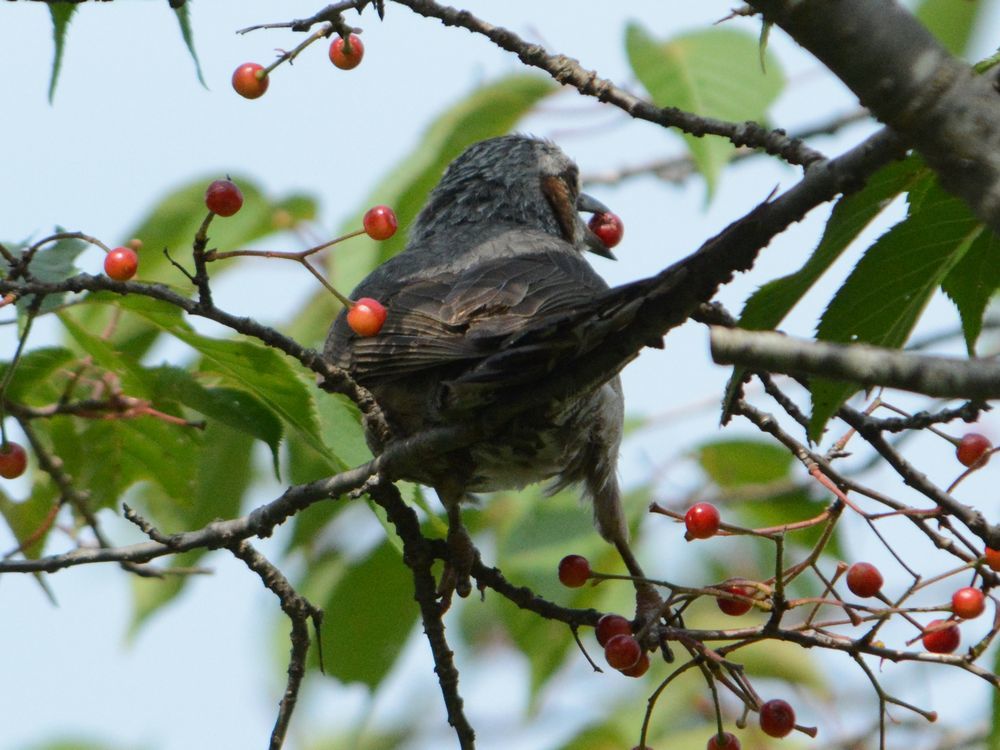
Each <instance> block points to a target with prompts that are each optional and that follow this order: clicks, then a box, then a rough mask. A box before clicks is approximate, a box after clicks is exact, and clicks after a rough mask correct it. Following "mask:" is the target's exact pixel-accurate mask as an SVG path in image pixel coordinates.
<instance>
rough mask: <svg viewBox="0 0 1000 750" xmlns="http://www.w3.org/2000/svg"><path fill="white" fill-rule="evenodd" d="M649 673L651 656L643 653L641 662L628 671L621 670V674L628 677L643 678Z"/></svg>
mask: <svg viewBox="0 0 1000 750" xmlns="http://www.w3.org/2000/svg"><path fill="white" fill-rule="evenodd" d="M648 671H649V654H647V653H646V652H645V651H643V652H642V653H641V654H640V655H639V661H637V662H636V663H635V664H633V665H632V666H631V667H629V668H628V669H623V670H621V673H622V674H623V675H625V676H626V677H642V676H643V675H644V674H646V672H648Z"/></svg>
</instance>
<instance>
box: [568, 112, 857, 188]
mask: <svg viewBox="0 0 1000 750" xmlns="http://www.w3.org/2000/svg"><path fill="white" fill-rule="evenodd" d="M870 117H871V115H870V114H869V113H868V110H864V109H862V110H859V111H857V112H852V113H850V114H847V115H841V116H839V117H835V118H833V119H832V120H830V121H829V122H827V123H823V124H822V125H817V126H815V127H812V128H809V129H808V130H802V131H799V132H798V133H795V134H794V135H792V136H791V137H792V138H794V139H796V140H803V139H805V138H811V137H813V136H816V135H823V134H829V133H836V132H837V131H838V130H840V129H841V128H842V127H844V126H845V125H850V124H852V123H855V122H860V121H863V120H866V119H868V118H870ZM758 154H759V152H758V151H757V150H755V149H753V148H751V147H749V146H743V147H741V148H739V149H738V150H737V151H736V153H735V154H734V155H733V158H732V160H731V161H732V162H733V163H735V162H740V161H744V160H745V159H749V158H750V157H752V156H756V155H758ZM697 171H698V167H697V165H696V164H695V161H694V159H692V158H691V157H690V156H677V157H674V158H672V159H657V160H656V161H651V162H648V163H645V164H635V165H632V166H625V167H621V168H619V169H614V170H610V171H606V172H594V173H592V174H585V175H583V176H581V178H580V180H581V182H582V183H583V184H584V185H585V186H593V185H618V184H620V183H622V182H624V181H626V180H629V179H631V178H633V177H643V176H646V175H650V176H652V177H655V178H657V179H658V180H662V181H663V182H671V183H681V182H683V181H684V180H686V179H687V178H688V177H690V176H691V175H693V174H695V173H696V172H697Z"/></svg>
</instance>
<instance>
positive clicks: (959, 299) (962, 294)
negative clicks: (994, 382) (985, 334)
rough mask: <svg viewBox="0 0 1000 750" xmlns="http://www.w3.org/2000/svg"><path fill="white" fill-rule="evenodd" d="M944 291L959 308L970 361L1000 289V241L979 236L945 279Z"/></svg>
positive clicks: (993, 237) (984, 234)
mask: <svg viewBox="0 0 1000 750" xmlns="http://www.w3.org/2000/svg"><path fill="white" fill-rule="evenodd" d="M941 289H942V290H944V292H945V293H946V294H947V295H948V296H949V297H951V299H952V301H954V303H955V306H956V307H958V312H959V314H960V315H961V317H962V333H964V334H965V346H966V349H967V350H968V352H969V356H970V357H972V356H975V354H976V341H977V340H978V339H979V334H980V333H982V330H983V315H984V314H985V312H986V305H987V304H988V303H989V301H990V300H991V299H992V298H993V295H994V294H996V291H997V289H1000V238H998V237H997V236H996V235H995V234H994V233H993V232H989V231H987V232H983V233H982V234H981V235H979V237H977V238H976V239H975V241H974V242H973V243H972V245H971V246H970V247H969V249H968V251H967V252H966V253H965V255H964V256H963V257H962V259H961V260H960V261H958V263H956V264H955V267H954V268H952V269H951V271H950V272H949V273H948V275H947V276H946V277H945V279H944V282H943V283H942V284H941Z"/></svg>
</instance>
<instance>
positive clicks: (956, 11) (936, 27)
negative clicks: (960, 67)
mask: <svg viewBox="0 0 1000 750" xmlns="http://www.w3.org/2000/svg"><path fill="white" fill-rule="evenodd" d="M982 7H983V4H982V2H980V0H965V1H964V2H961V3H956V2H955V0H922V2H921V3H920V4H919V5H918V6H917V8H916V10H915V14H916V16H917V18H918V19H919V20H920V22H921V23H922V24H923V25H924V26H926V27H927V28H928V29H929V30H930V31H931V33H932V34H934V36H936V37H937V38H938V41H939V42H941V44H943V45H944V46H945V48H946V49H947V50H948V51H949V52H950V53H951V54H953V55H956V56H958V57H962V56H964V55H965V53H966V52H967V51H968V47H969V40H970V39H971V38H972V33H973V31H975V28H976V21H977V19H978V17H979V14H980V11H981V10H982Z"/></svg>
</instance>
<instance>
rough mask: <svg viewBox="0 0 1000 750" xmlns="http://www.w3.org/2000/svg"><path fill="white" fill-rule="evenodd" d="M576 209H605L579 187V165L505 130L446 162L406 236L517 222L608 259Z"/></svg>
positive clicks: (556, 150) (550, 145) (555, 148)
mask: <svg viewBox="0 0 1000 750" xmlns="http://www.w3.org/2000/svg"><path fill="white" fill-rule="evenodd" d="M580 211H584V212H588V213H597V212H607V211H608V209H607V207H606V206H604V205H603V204H602V203H601V202H600V201H597V200H596V199H594V198H592V197H591V196H589V195H587V194H586V193H582V192H581V191H580V170H579V169H578V168H577V166H576V164H575V163H574V162H573V160H572V159H570V158H569V157H568V156H566V154H565V153H563V151H562V150H561V149H560V148H559V147H558V146H556V145H555V144H554V143H552V142H550V141H546V140H542V139H539V138H532V137H529V136H525V135H505V136H501V137H499V138H490V139H488V140H485V141H480V142H479V143H475V144H473V145H472V146H470V147H469V148H467V149H466V150H465V151H464V152H462V154H461V155H460V156H458V158H456V159H455V161H453V162H452V163H451V164H450V165H449V166H448V168H447V169H446V170H445V173H444V175H443V176H442V177H441V181H440V182H439V183H438V185H437V187H435V188H434V190H433V191H431V194H430V197H429V198H428V201H427V205H426V206H425V207H424V209H423V211H421V212H420V215H419V216H418V217H417V220H416V222H415V224H414V226H413V228H412V230H411V232H410V237H411V240H413V239H414V238H416V237H419V236H421V235H429V234H431V233H437V232H440V231H448V230H453V229H455V228H456V227H459V226H468V225H472V224H487V225H491V226H496V227H500V226H518V227H525V228H529V229H540V230H542V231H545V232H548V233H549V234H553V235H556V236H558V237H561V238H562V239H564V240H566V241H567V242H569V243H570V244H572V245H573V246H574V247H576V248H577V249H578V250H580V251H584V250H589V251H590V252H593V253H596V254H598V255H602V256H604V257H606V258H614V256H613V255H612V254H611V252H610V251H609V250H608V249H607V248H606V247H605V246H604V243H602V242H601V241H600V239H598V237H597V236H596V235H595V234H594V233H593V232H592V231H591V230H590V228H589V227H588V226H587V224H586V222H585V221H584V220H583V219H582V218H581V217H580V214H579V212H580Z"/></svg>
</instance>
